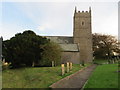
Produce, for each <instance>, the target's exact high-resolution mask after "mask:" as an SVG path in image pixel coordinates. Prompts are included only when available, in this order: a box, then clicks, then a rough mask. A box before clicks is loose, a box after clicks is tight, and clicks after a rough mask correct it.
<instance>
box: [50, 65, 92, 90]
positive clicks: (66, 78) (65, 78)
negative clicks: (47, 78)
mask: <svg viewBox="0 0 120 90" xmlns="http://www.w3.org/2000/svg"><path fill="white" fill-rule="evenodd" d="M92 65H93V64H92ZM92 65H90V66H87V67H84V68H82V69H80V70H79V71H77V72H75V73H73V74H71V75H69V76H67V77H64V78H63V79H60V80H59V81H57V82H55V83H53V84H52V85H50V86H49V87H50V88H54V86H55V85H56V84H59V83H60V82H62V81H63V80H68V79H70V78H71V77H73V76H74V75H76V74H77V73H79V72H82V71H83V70H84V69H86V68H88V67H91V66H92Z"/></svg>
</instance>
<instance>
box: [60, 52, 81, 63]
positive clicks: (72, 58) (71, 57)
mask: <svg viewBox="0 0 120 90" xmlns="http://www.w3.org/2000/svg"><path fill="white" fill-rule="evenodd" d="M66 62H72V63H74V64H80V53H79V52H62V58H61V63H66Z"/></svg>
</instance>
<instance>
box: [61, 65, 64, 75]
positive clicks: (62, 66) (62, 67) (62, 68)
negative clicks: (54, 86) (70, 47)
mask: <svg viewBox="0 0 120 90" xmlns="http://www.w3.org/2000/svg"><path fill="white" fill-rule="evenodd" d="M61 70H62V75H64V74H65V67H64V64H61Z"/></svg>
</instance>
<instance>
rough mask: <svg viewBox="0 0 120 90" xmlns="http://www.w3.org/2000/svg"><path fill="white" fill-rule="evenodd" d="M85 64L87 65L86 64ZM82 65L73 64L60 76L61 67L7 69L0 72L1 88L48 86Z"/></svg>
mask: <svg viewBox="0 0 120 90" xmlns="http://www.w3.org/2000/svg"><path fill="white" fill-rule="evenodd" d="M86 66H87V65H86ZM81 68H82V67H80V65H78V64H73V69H72V71H70V72H69V73H66V74H65V75H63V76H61V67H60V66H57V67H32V68H21V69H8V70H5V71H3V72H2V87H3V88H48V87H49V86H50V85H51V84H53V83H55V82H56V81H58V80H60V79H62V78H64V77H66V76H68V75H70V74H72V73H75V72H76V71H78V70H80V69H81Z"/></svg>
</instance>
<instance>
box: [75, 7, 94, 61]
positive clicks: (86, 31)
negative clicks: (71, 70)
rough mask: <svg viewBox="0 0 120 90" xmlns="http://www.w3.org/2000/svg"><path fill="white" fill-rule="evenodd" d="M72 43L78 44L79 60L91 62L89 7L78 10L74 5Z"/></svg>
mask: <svg viewBox="0 0 120 90" xmlns="http://www.w3.org/2000/svg"><path fill="white" fill-rule="evenodd" d="M73 20H74V21H73V24H74V26H73V29H74V31H73V38H74V43H76V44H79V48H80V61H81V62H82V61H84V62H85V63H88V62H92V59H93V54H92V53H93V52H92V30H91V8H89V11H82V12H80V11H78V12H77V9H76V7H75V12H74V18H73Z"/></svg>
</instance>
